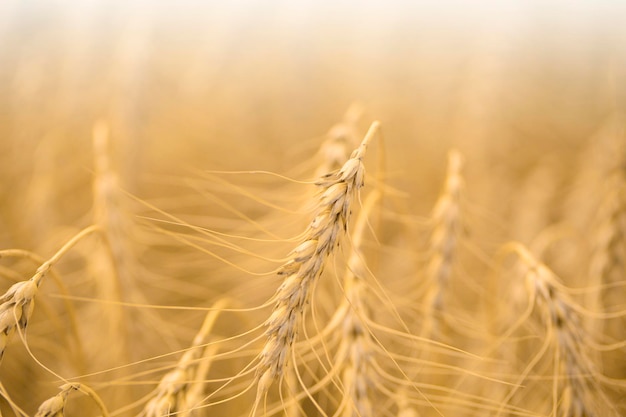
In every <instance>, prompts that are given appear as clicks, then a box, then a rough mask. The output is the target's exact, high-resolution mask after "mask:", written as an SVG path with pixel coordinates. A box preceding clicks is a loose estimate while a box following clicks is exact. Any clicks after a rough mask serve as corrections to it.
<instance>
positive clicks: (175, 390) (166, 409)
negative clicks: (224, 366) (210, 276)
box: [140, 299, 227, 417]
mask: <svg viewBox="0 0 626 417" xmlns="http://www.w3.org/2000/svg"><path fill="white" fill-rule="evenodd" d="M226 304H227V300H226V299H221V300H220V301H218V302H216V303H215V304H214V305H213V306H212V307H211V311H209V313H208V314H207V315H206V317H205V319H204V323H203V324H202V327H201V328H200V330H199V331H198V333H197V334H196V336H195V337H194V339H193V342H192V345H191V348H190V349H189V350H187V351H186V352H185V353H184V354H183V356H182V357H181V358H180V360H179V361H178V363H177V364H176V367H175V368H174V369H173V370H172V371H170V372H168V373H167V374H165V375H164V376H163V378H161V381H160V382H159V385H158V387H157V389H156V393H155V394H154V395H153V397H152V398H151V399H150V401H148V403H147V404H146V406H145V407H144V409H143V411H142V412H141V413H140V416H141V417H166V416H167V417H170V416H186V415H188V413H189V412H190V407H193V406H194V405H195V404H194V402H197V400H198V397H199V396H200V394H199V393H200V392H202V390H201V389H199V388H198V386H199V385H201V383H202V379H203V376H202V375H199V374H200V373H204V372H205V370H204V369H200V368H202V367H201V366H200V364H201V363H202V357H201V355H202V353H203V349H202V347H203V345H204V344H205V343H206V339H207V336H208V335H209V333H210V332H211V330H212V329H213V325H214V324H215V321H216V320H217V317H218V315H219V314H220V313H221V312H222V310H223V309H224V307H225V306H226ZM208 348H212V350H215V345H211V346H209V347H208ZM207 359H208V360H210V358H207Z"/></svg>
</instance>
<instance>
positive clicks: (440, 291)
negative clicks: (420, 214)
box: [422, 149, 464, 339]
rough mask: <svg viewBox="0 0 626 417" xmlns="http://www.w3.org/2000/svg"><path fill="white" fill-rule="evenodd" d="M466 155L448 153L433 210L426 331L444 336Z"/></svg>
mask: <svg viewBox="0 0 626 417" xmlns="http://www.w3.org/2000/svg"><path fill="white" fill-rule="evenodd" d="M463 164H464V158H463V155H462V154H461V153H460V152H459V151H458V150H456V149H453V150H451V151H450V152H449V154H448V172H447V175H446V180H445V184H444V188H443V191H442V193H441V196H440V197H439V199H438V200H437V203H436V204H435V207H434V209H433V213H432V219H431V220H432V222H433V227H434V228H433V231H432V233H431V236H430V240H429V246H430V248H429V249H430V261H429V262H428V266H427V278H428V280H429V289H428V292H427V294H426V297H425V304H426V315H425V318H424V326H423V329H422V335H423V336H424V337H429V338H435V339H440V338H441V336H442V332H443V326H442V324H443V323H442V322H443V314H444V313H445V305H444V297H445V294H446V290H447V287H448V285H449V284H450V283H449V281H450V278H451V276H452V269H453V266H454V262H455V258H456V252H457V245H458V240H459V237H460V234H461V231H462V219H463V213H462V211H461V210H462V209H461V197H462V193H463V184H464V180H463V176H462V170H463Z"/></svg>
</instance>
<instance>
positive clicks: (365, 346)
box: [331, 190, 380, 417]
mask: <svg viewBox="0 0 626 417" xmlns="http://www.w3.org/2000/svg"><path fill="white" fill-rule="evenodd" d="M379 198H380V192H378V191H377V190H375V191H373V192H372V193H371V194H370V195H368V196H367V199H366V200H365V202H364V204H363V209H362V210H361V212H360V213H359V217H358V218H357V221H356V223H355V227H354V232H353V234H352V238H351V243H352V253H351V254H350V257H349V259H348V270H347V271H346V273H345V275H344V281H343V286H344V291H345V294H346V298H345V299H344V302H343V304H342V306H340V307H339V309H338V311H339V312H340V318H339V319H340V321H341V322H342V332H343V337H342V338H341V343H340V345H339V348H338V353H337V358H336V366H338V367H340V368H343V372H342V384H343V389H344V391H345V392H347V393H348V394H349V395H348V398H349V400H350V405H351V407H345V408H344V410H343V413H342V414H341V415H342V417H370V416H373V415H374V414H373V407H372V400H371V395H370V389H371V387H372V386H373V385H375V383H374V380H373V370H372V365H371V363H370V362H371V361H372V360H373V358H372V356H373V350H374V349H372V347H373V346H374V341H373V340H372V336H371V334H370V332H369V330H368V328H367V325H366V324H365V323H364V322H363V317H367V316H368V315H369V312H368V310H369V309H368V308H367V300H366V297H365V296H366V291H367V285H366V283H365V274H366V270H367V269H366V267H365V265H364V261H363V254H362V253H361V250H360V246H361V242H362V240H363V232H364V230H365V227H366V225H367V218H368V216H369V215H370V212H371V211H372V209H373V207H374V204H376V202H377V201H378V200H379ZM341 316H342V317H341ZM332 321H333V320H331V322H332Z"/></svg>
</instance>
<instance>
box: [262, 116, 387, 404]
mask: <svg viewBox="0 0 626 417" xmlns="http://www.w3.org/2000/svg"><path fill="white" fill-rule="evenodd" d="M379 127H380V123H379V122H374V123H373V124H372V125H371V127H370V129H369V131H368V132H367V134H366V135H365V138H364V139H363V141H362V142H361V144H360V146H359V147H358V148H357V149H356V150H355V151H354V152H353V153H352V155H351V157H350V159H349V160H348V161H346V162H345V163H344V165H343V166H342V167H341V169H339V170H338V171H336V172H334V173H331V174H327V175H325V176H323V177H322V178H321V179H320V180H319V181H318V183H317V184H318V185H319V186H320V187H321V189H322V190H321V194H320V197H319V202H318V208H317V212H316V215H315V218H314V219H313V221H312V222H311V223H310V224H309V227H308V228H307V230H306V231H305V234H304V238H303V239H302V241H301V242H300V244H299V245H298V246H297V247H296V248H295V249H294V250H293V251H292V252H291V254H290V259H289V261H287V263H285V264H284V265H283V266H282V267H281V269H280V271H279V274H280V275H283V276H285V279H284V281H283V283H282V284H281V286H280V287H279V288H278V290H277V292H276V294H275V295H274V299H275V300H276V302H275V306H274V311H273V312H272V314H271V316H270V317H269V319H268V320H267V321H266V326H267V329H266V332H265V335H266V337H267V341H266V343H265V346H264V347H263V350H262V352H261V354H260V363H259V364H258V368H257V375H258V377H257V378H258V380H257V383H258V390H257V399H256V402H255V406H254V409H255V410H256V407H257V406H258V404H259V402H260V401H261V399H262V398H263V397H264V396H265V394H266V392H267V390H268V389H269V387H270V385H271V383H272V381H273V380H275V379H278V378H281V377H283V376H284V368H285V365H286V363H287V362H288V360H289V352H290V349H291V346H292V345H293V343H294V341H295V339H296V332H297V329H298V326H299V324H300V316H301V315H302V313H303V310H304V307H305V305H306V304H307V303H308V302H309V299H310V297H311V291H312V288H313V287H314V284H315V281H316V280H317V278H318V277H319V276H320V275H321V273H322V270H323V268H324V264H325V262H326V259H327V258H328V257H329V256H330V255H331V254H332V253H333V252H334V251H335V250H336V248H337V247H338V246H339V245H340V243H341V241H342V239H343V237H344V235H345V233H346V232H347V230H348V224H349V221H350V216H351V214H352V206H353V203H354V200H355V199H357V198H358V192H359V190H360V189H361V188H362V187H363V185H364V180H365V167H364V165H363V157H364V156H365V152H366V149H367V146H368V144H369V142H370V141H371V140H372V138H373V137H374V136H375V135H376V132H377V131H378V129H379Z"/></svg>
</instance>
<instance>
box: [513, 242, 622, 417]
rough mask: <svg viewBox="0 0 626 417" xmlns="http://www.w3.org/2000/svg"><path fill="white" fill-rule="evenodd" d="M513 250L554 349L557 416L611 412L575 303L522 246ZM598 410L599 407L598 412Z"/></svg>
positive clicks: (578, 415)
mask: <svg viewBox="0 0 626 417" xmlns="http://www.w3.org/2000/svg"><path fill="white" fill-rule="evenodd" d="M515 250H516V252H517V253H518V255H519V256H520V259H521V260H522V262H523V264H524V266H525V267H526V273H525V285H526V290H527V292H528V294H529V297H530V301H531V303H532V304H531V305H532V306H533V307H534V308H536V309H537V311H538V312H539V314H540V317H541V324H542V325H543V326H544V327H546V328H547V329H548V331H549V333H548V336H549V337H552V338H553V342H554V343H555V345H556V349H557V352H556V353H557V371H558V373H559V375H561V376H562V383H561V384H559V381H560V379H559V381H557V382H555V383H557V384H559V385H557V392H558V393H559V397H560V401H559V402H558V403H557V404H556V408H557V410H556V411H557V416H559V417H593V416H600V415H604V416H608V415H612V414H611V412H612V411H613V409H612V406H611V405H610V401H609V400H608V399H607V398H606V396H605V394H604V393H603V392H602V391H601V390H600V387H599V384H598V381H597V376H598V371H597V370H596V369H595V365H594V363H593V361H592V360H591V358H590V357H589V356H588V350H589V348H588V345H587V340H588V335H587V334H586V333H585V331H584V330H583V328H582V326H581V320H580V317H579V314H578V312H577V311H576V306H575V304H574V302H573V301H572V300H571V299H570V297H569V296H568V295H567V294H566V293H564V292H563V291H562V290H561V286H560V285H559V282H558V280H557V278H556V276H555V275H554V273H553V272H552V271H551V270H550V269H549V268H548V267H547V266H546V265H545V264H543V263H541V262H539V261H538V260H536V259H535V257H534V256H533V255H532V254H531V253H530V251H528V250H527V249H526V248H525V247H524V246H522V245H516V246H515ZM598 410H602V413H600V412H599V411H598Z"/></svg>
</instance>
